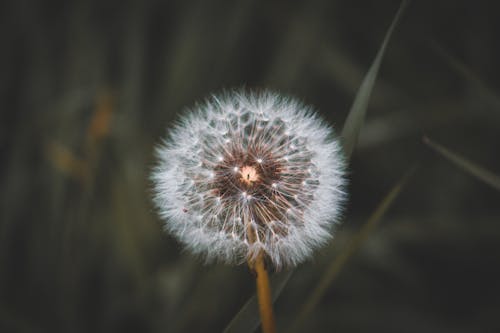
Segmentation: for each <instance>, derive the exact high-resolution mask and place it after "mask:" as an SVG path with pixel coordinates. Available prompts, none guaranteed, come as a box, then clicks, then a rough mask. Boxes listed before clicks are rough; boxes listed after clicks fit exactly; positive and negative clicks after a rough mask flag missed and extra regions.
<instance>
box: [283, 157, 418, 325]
mask: <svg viewBox="0 0 500 333" xmlns="http://www.w3.org/2000/svg"><path fill="white" fill-rule="evenodd" d="M415 169H416V167H413V168H412V169H410V170H409V171H408V172H407V173H406V174H405V175H404V176H403V177H402V178H401V179H400V180H399V181H398V182H397V183H396V185H394V187H393V188H392V189H391V190H390V191H389V193H387V195H386V196H385V197H384V198H383V200H382V201H381V202H380V204H379V205H378V206H377V208H376V209H375V211H374V212H373V213H372V215H371V216H370V217H369V219H368V221H366V223H365V224H364V225H363V226H362V227H361V229H360V230H359V231H358V232H357V233H356V234H355V235H354V236H353V237H352V239H351V240H350V242H349V244H348V245H347V247H346V249H345V250H343V251H342V252H341V253H340V254H339V255H338V256H337V257H335V259H334V260H333V261H332V263H331V265H330V267H329V268H328V270H327V271H326V272H325V274H324V275H323V277H322V278H321V281H320V282H319V283H318V284H317V286H316V288H315V289H314V290H313V292H312V293H311V294H309V298H308V299H307V300H306V301H305V302H304V304H303V306H302V308H301V310H300V312H299V315H298V316H297V317H296V318H297V319H296V320H295V322H294V323H293V324H292V326H291V329H290V330H288V331H289V332H297V331H300V328H301V326H302V324H303V323H304V321H305V320H306V319H307V317H308V316H309V314H310V313H311V312H312V311H313V310H314V308H316V306H317V305H318V303H319V302H320V301H321V298H322V297H323V295H324V294H325V292H326V291H327V290H328V288H329V287H330V285H331V284H332V282H333V280H335V278H336V277H337V276H338V275H339V273H340V271H341V270H342V268H343V267H344V265H345V264H346V262H347V261H348V260H349V259H350V258H351V257H352V255H353V254H354V253H356V251H357V250H358V249H359V248H360V247H361V246H362V245H363V243H364V242H365V241H366V239H367V238H368V236H369V235H370V233H371V232H372V230H373V228H374V227H375V226H376V225H377V224H378V222H379V221H380V219H381V218H382V217H383V216H384V214H385V213H386V212H387V210H388V209H389V208H390V207H391V205H392V204H393V203H394V200H395V199H396V198H397V197H398V195H399V193H400V192H401V189H402V188H403V186H404V185H406V183H407V182H408V179H409V178H410V176H411V175H413V173H414V172H415Z"/></svg>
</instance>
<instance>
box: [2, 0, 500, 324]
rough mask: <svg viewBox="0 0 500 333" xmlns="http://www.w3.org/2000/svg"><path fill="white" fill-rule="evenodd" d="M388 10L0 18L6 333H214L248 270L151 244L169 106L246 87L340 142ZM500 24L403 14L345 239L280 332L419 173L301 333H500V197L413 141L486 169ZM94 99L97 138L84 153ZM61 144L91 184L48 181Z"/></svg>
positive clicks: (496, 135) (473, 14)
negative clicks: (98, 114) (406, 177)
mask: <svg viewBox="0 0 500 333" xmlns="http://www.w3.org/2000/svg"><path fill="white" fill-rule="evenodd" d="M398 6H399V2H398V1H359V0H356V1H327V0H314V1H307V2H291V1H284V0H283V1H251V0H240V1H226V2H213V1H202V0H199V1H176V2H173V1H159V0H157V1H135V2H132V1H83V0H82V1H77V0H75V1H36V0H19V1H14V0H11V1H5V2H2V4H0V41H1V49H2V50H1V52H0V101H1V104H0V108H1V109H0V154H1V160H2V162H1V164H0V188H1V191H0V204H1V206H0V207H1V208H0V209H1V211H0V214H1V215H0V219H1V220H0V331H2V332H121V333H124V332H211V331H214V332H217V331H221V330H222V329H223V327H225V325H226V324H227V323H228V322H229V321H230V319H231V318H232V317H233V316H234V315H235V313H236V312H237V311H238V309H239V308H240V307H241V306H242V304H243V303H244V302H245V301H246V299H247V298H248V297H249V296H250V295H251V294H252V292H253V289H254V285H253V283H254V281H253V279H252V276H251V275H250V274H249V273H248V271H247V269H246V268H245V267H244V266H240V267H228V266H224V265H209V266H204V265H202V264H201V263H200V262H199V261H198V260H197V259H196V258H193V257H192V256H190V255H189V254H188V253H183V251H182V248H181V246H180V245H179V244H178V243H177V242H176V241H175V240H174V239H173V238H172V237H170V236H169V235H166V234H164V233H163V232H162V231H161V222H160V220H159V219H158V217H157V215H156V213H155V211H154V209H153V207H152V204H151V200H150V197H151V195H150V188H151V185H150V182H149V181H148V173H149V170H150V168H151V167H152V165H153V164H154V158H153V148H154V145H155V144H157V143H158V142H160V140H161V137H163V136H164V135H165V133H166V129H167V128H168V126H169V125H170V124H171V122H172V121H174V120H175V119H176V117H177V116H178V114H179V113H180V112H182V108H183V107H185V106H191V105H193V104H194V103H195V101H196V100H200V99H201V98H203V97H205V96H207V95H208V94H209V93H211V92H217V91H220V90H221V89H222V88H230V87H235V86H236V87H240V86H243V85H245V86H247V87H249V88H259V89H260V88H265V87H267V88H272V89H276V90H279V91H282V92H284V93H287V94H292V95H295V96H297V97H299V98H301V99H303V100H304V101H305V102H306V103H308V104H312V105H314V106H315V107H317V108H318V110H319V112H320V113H321V114H322V115H323V116H324V118H325V119H327V120H328V121H329V122H330V123H331V124H332V125H333V126H335V128H337V129H338V130H339V131H340V129H341V127H342V124H343V122H344V120H345V117H346V115H347V112H348V110H349V107H350V104H351V103H352V100H353V98H354V95H355V93H356V90H357V88H358V86H359V84H360V83H361V80H362V77H363V75H364V73H366V71H367V69H368V67H369V65H370V63H371V61H372V59H373V58H374V56H375V54H376V52H377V49H378V47H379V46H380V43H381V41H382V39H383V36H384V33H385V31H386V29H387V28H388V26H389V24H390V22H391V20H392V18H393V16H394V14H395V12H396V10H397V7H398ZM499 9H500V8H499V6H498V4H497V2H495V1H490V2H486V1H466V0H463V1H414V2H413V3H411V4H410V6H409V7H408V8H407V11H406V13H405V14H404V16H403V17H402V20H401V22H400V25H399V26H398V28H397V30H396V32H395V34H394V35H393V38H392V40H391V42H390V44H389V48H388V50H387V53H386V56H385V58H384V61H383V65H382V68H381V71H380V75H379V78H378V80H377V84H376V88H375V91H374V94H373V98H372V101H371V103H370V106H369V110H368V116H367V120H366V124H365V127H364V128H363V130H362V133H361V137H360V141H359V145H358V147H357V148H356V150H355V152H354V155H353V159H352V163H351V168H350V171H349V179H350V185H349V192H350V201H349V203H348V207H347V209H346V212H345V217H344V223H343V225H342V226H341V227H340V228H339V230H338V232H337V237H336V239H335V240H334V241H333V242H332V243H331V244H330V245H329V246H328V247H326V248H324V249H322V250H321V251H318V252H317V253H316V256H315V258H314V260H313V262H310V263H307V264H304V265H302V266H301V267H299V269H298V270H297V272H296V273H295V274H294V276H293V278H292V280H291V281H290V283H289V284H288V285H287V287H286V289H285V290H284V292H283V294H282V296H281V298H280V299H279V300H278V302H277V304H276V309H275V310H276V314H277V320H278V324H279V327H280V328H281V331H282V332H284V331H286V329H287V326H288V325H289V324H290V323H291V322H292V320H293V319H294V318H295V317H296V314H297V313H298V311H299V310H300V307H301V305H302V304H303V302H304V300H305V299H306V297H307V295H308V294H309V293H310V292H311V291H312V290H313V287H314V286H315V285H316V284H317V282H318V281H319V279H320V277H321V276H322V274H323V272H324V271H325V269H326V267H327V266H328V264H329V263H330V262H331V261H332V258H335V256H337V255H338V253H340V252H342V251H343V249H345V245H346V242H348V240H349V239H351V237H352V235H353V234H354V233H355V232H356V231H357V230H359V228H360V226H361V225H362V224H363V223H364V222H365V221H366V220H367V218H368V216H369V215H370V213H371V212H372V211H373V210H374V209H375V208H376V207H377V205H378V203H379V201H380V200H381V199H382V198H383V196H384V195H385V193H386V192H388V191H389V190H390V188H391V187H392V186H393V184H395V183H396V182H397V181H398V179H399V178H400V176H401V175H403V174H404V173H405V172H406V170H408V169H409V168H411V167H412V166H414V165H416V164H418V165H419V166H420V167H419V168H418V170H417V172H416V173H415V174H414V176H413V177H412V178H411V180H410V181H409V183H408V184H407V185H406V187H405V188H404V190H403V192H402V194H401V196H400V197H399V198H398V199H397V201H396V202H395V204H394V206H393V207H392V208H391V210H390V211H389V213H388V214H387V215H386V217H385V218H384V219H383V220H382V221H381V224H380V225H379V226H378V227H377V228H376V230H375V231H374V232H373V233H372V234H371V235H370V237H369V239H368V240H367V241H366V242H365V243H364V244H363V246H362V248H361V249H360V250H359V252H358V253H357V254H356V255H355V256H354V257H353V258H352V259H351V260H350V261H349V262H348V263H347V264H346V265H345V267H344V269H343V271H342V272H341V274H340V275H339V277H338V279H337V280H335V281H334V283H333V285H332V286H331V288H330V289H329V290H328V292H327V293H326V295H325V297H324V298H323V300H322V302H321V304H320V305H319V306H318V307H317V308H316V310H315V311H314V312H313V314H312V315H311V317H310V320H308V322H307V324H306V326H305V327H306V329H305V331H307V332H321V331H324V332H330V331H335V332H454V333H456V332H493V331H498V330H500V320H499V313H500V282H499V281H500V266H499V263H500V244H499V240H500V224H499V222H500V218H499V216H500V214H499V213H500V192H499V191H497V190H495V189H493V188H491V187H488V186H487V185H486V184H484V183H482V182H481V181H479V180H476V179H475V178H473V177H471V176H470V175H468V174H467V173H465V172H463V171H461V170H459V169H458V168H456V167H455V166H454V165H452V164H451V163H449V162H447V161H446V160H444V159H443V158H442V157H440V156H439V155H437V154H435V153H434V152H432V151H431V150H430V149H429V148H428V147H426V146H425V145H423V144H422V141H421V138H422V136H423V134H427V135H428V136H430V137H431V138H433V139H434V140H435V141H436V142H439V143H441V144H443V145H445V146H446V147H448V148H449V149H451V150H453V151H455V152H458V153H460V154H462V155H464V156H466V157H468V158H469V159H471V160H473V161H475V162H476V163H478V164H480V165H482V166H484V167H486V168H488V169H490V170H491V171H493V172H495V173H497V174H500V158H499V149H500V148H499V147H500V93H499V92H498V88H499V86H500V80H499V74H500V70H499V69H500V66H498V62H499V59H500V44H499V37H498V34H499V32H500V20H499V19H498V18H499V13H500V11H499ZM446 54H448V56H447V55H446ZM460 64H463V65H464V66H465V67H464V66H462V65H460ZM103 96H110V97H109V98H111V101H112V116H111V122H110V126H109V129H108V132H106V133H105V135H103V136H102V137H100V138H99V140H94V141H92V140H90V141H89V136H88V127H89V126H90V125H89V124H90V123H91V122H92V119H93V115H95V110H96V108H98V106H99V105H101V104H102V103H100V102H99V101H102V99H103ZM101 106H102V105H101ZM89 142H91V143H89ZM54 147H56V148H57V147H59V148H57V149H60V150H61V149H66V150H67V151H70V152H71V154H73V155H74V156H76V157H77V158H79V159H82V160H86V161H87V163H89V165H90V167H89V169H88V170H89V173H88V175H89V176H88V177H87V178H86V179H85V181H81V180H78V178H75V177H74V176H72V174H71V172H69V173H68V172H67V171H64V170H63V169H62V168H61V165H60V163H61V162H58V161H57V158H55V157H54V156H55V155H54V149H56V148H54ZM57 149H56V150H57ZM58 163H59V164H58Z"/></svg>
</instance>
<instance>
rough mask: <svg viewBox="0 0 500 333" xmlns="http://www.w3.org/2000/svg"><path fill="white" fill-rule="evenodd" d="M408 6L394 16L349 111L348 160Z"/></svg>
mask: <svg viewBox="0 0 500 333" xmlns="http://www.w3.org/2000/svg"><path fill="white" fill-rule="evenodd" d="M407 4H408V1H402V2H401V5H400V6H399V9H398V11H397V13H396V16H394V19H393V20H392V23H391V25H390V27H389V29H388V30H387V33H386V34H385V37H384V40H383V42H382V45H381V46H380V49H379V50H378V52H377V56H376V57H375V60H374V61H373V63H372V65H371V66H370V69H369V70H368V72H367V73H366V76H365V78H364V79H363V82H362V83H361V86H360V87H359V89H358V92H357V94H356V97H355V98H354V102H353V104H352V106H351V109H350V110H349V114H348V116H347V119H346V121H345V123H344V128H343V129H342V134H341V137H342V141H343V145H344V152H345V156H346V157H347V158H350V156H351V154H352V152H353V150H354V147H355V146H356V143H357V141H358V137H359V132H360V130H361V127H362V126H363V123H364V120H365V115H366V110H367V108H368V102H369V101H370V96H371V93H372V91H373V87H374V85H375V79H376V78H377V74H378V71H379V69H380V64H381V63H382V59H383V57H384V54H385V50H386V48H387V44H388V43H389V40H390V38H391V36H392V33H393V31H394V29H395V28H396V25H397V24H398V21H399V19H400V17H401V15H402V14H403V11H404V9H405V8H406V6H407Z"/></svg>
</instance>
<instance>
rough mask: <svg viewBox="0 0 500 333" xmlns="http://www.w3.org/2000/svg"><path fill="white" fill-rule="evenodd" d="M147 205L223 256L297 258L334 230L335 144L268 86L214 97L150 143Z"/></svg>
mask: <svg viewBox="0 0 500 333" xmlns="http://www.w3.org/2000/svg"><path fill="white" fill-rule="evenodd" d="M157 155H158V158H159V160H160V161H159V163H158V165H157V166H156V168H155V169H154V171H153V174H152V179H153V181H154V190H155V203H156V205H157V207H158V210H159V213H160V215H161V217H162V218H163V219H164V221H165V229H166V230H168V231H169V232H171V233H172V234H173V235H175V236H176V237H177V238H178V239H179V240H180V241H181V242H182V243H184V244H185V245H186V247H187V248H188V249H190V250H191V251H192V252H194V253H196V254H199V255H201V256H203V257H205V258H206V259H207V260H213V259H218V260H221V261H225V262H228V263H240V262H243V261H245V260H252V259H254V258H255V256H257V254H258V253H260V252H261V251H263V252H265V253H266V255H267V257H268V258H269V260H270V261H271V262H272V263H273V265H274V266H275V268H276V269H280V268H281V267H290V266H295V265H297V264H298V263H300V262H302V261H304V260H305V259H307V258H308V257H309V256H310V255H311V254H312V251H313V250H314V249H315V248H317V247H318V246H320V245H323V244H324V243H325V242H326V241H327V240H328V239H329V238H330V237H331V233H332V226H333V224H335V223H336V222H337V220H338V217H339V214H340V212H341V208H342V202H343V201H344V198H345V193H344V184H345V179H344V159H343V157H342V154H341V148H340V144H339V142H338V141H337V140H335V139H334V138H333V133H332V129H331V128H330V127H328V126H327V125H326V124H325V123H324V122H323V121H322V120H321V119H320V118H318V117H317V116H316V115H315V114H314V112H313V110H312V109H311V108H310V107H308V106H305V105H303V104H301V103H300V102H298V101H297V100H295V99H291V98H285V97H282V96H280V95H278V94H276V93H272V92H269V91H265V92H260V93H251V92H247V91H231V92H225V93H223V94H221V95H214V96H212V97H211V98H210V99H208V100H206V101H205V102H204V103H203V104H201V105H197V106H196V107H195V108H194V109H192V110H190V112H188V113H187V114H186V115H185V116H184V117H183V118H182V119H181V121H180V122H179V123H178V124H177V125H176V126H175V127H174V128H173V129H172V130H171V131H170V134H169V137H168V139H167V140H165V141H164V143H163V145H161V146H160V147H158V149H157Z"/></svg>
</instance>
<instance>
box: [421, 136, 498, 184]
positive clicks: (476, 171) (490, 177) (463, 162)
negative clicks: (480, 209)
mask: <svg viewBox="0 0 500 333" xmlns="http://www.w3.org/2000/svg"><path fill="white" fill-rule="evenodd" d="M423 141H424V143H425V144H426V145H427V146H429V147H431V148H432V149H433V150H434V151H436V152H437V153H438V154H440V155H441V156H443V157H444V158H446V159H447V160H449V161H450V162H452V163H453V164H455V165H456V166H457V167H459V168H461V169H462V170H464V171H465V172H467V173H469V174H471V175H472V176H474V177H476V178H477V179H479V180H480V181H482V182H483V183H486V184H488V185H490V186H491V187H493V188H495V189H497V190H500V177H499V176H497V175H495V174H494V173H493V172H491V171H489V170H486V169H485V168H483V167H481V166H479V165H477V164H475V163H473V162H471V161H469V160H467V159H465V158H464V157H462V156H460V155H458V154H456V153H454V152H452V151H450V150H448V149H447V148H445V147H443V146H441V145H440V144H437V143H435V142H433V141H431V140H430V139H429V138H428V137H424V140H423Z"/></svg>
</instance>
